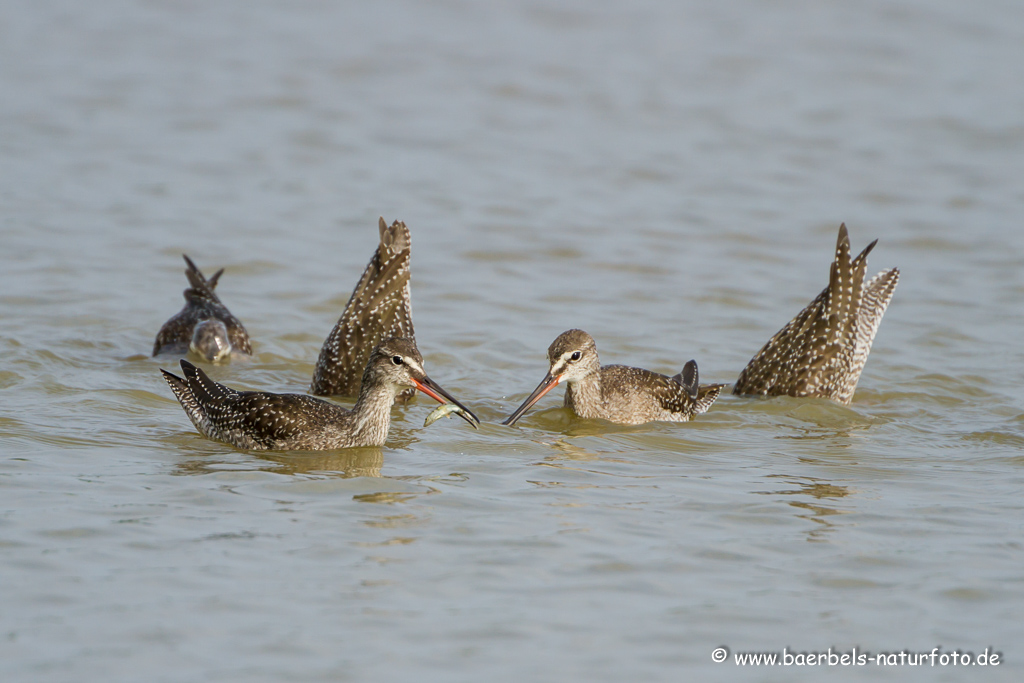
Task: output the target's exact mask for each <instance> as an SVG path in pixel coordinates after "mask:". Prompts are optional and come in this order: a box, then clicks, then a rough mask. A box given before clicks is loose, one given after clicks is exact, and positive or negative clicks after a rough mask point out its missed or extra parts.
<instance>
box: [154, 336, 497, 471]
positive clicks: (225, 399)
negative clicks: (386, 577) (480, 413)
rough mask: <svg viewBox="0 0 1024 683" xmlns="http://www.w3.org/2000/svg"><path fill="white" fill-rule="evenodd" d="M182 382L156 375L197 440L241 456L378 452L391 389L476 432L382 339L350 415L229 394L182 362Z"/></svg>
mask: <svg viewBox="0 0 1024 683" xmlns="http://www.w3.org/2000/svg"><path fill="white" fill-rule="evenodd" d="M181 369H182V371H183V372H184V374H185V376H184V378H182V377H178V376H177V375H173V374H171V373H169V372H167V371H166V370H161V372H163V374H164V379H166V380H167V383H168V384H169V385H170V386H171V389H172V390H173V391H174V395H175V396H177V398H178V401H179V402H180V403H181V407H182V408H184V409H185V414H186V415H188V417H189V419H190V420H192V424H194V425H195V427H196V429H197V430H199V433H201V434H203V435H204V436H207V437H209V438H211V439H216V440H217V441H224V442H225V443H229V444H231V445H232V446H235V447H237V448H244V449H249V450H257V451H258V450H329V449H334V448H351V447H357V446H382V445H384V441H385V439H386V438H387V435H388V429H389V428H390V426H391V406H392V404H393V403H394V402H395V396H396V395H397V393H398V391H399V389H404V388H405V387H411V388H413V389H414V390H415V389H419V390H420V391H422V392H423V393H425V394H426V395H427V396H430V397H431V398H433V399H434V400H436V401H439V402H441V403H447V402H449V401H450V402H451V403H453V404H455V405H456V406H458V407H459V408H461V409H462V410H461V411H459V412H458V415H459V416H460V417H462V418H463V419H464V420H466V422H468V423H469V424H471V425H472V426H473V427H476V426H477V425H478V424H479V422H480V421H479V420H478V419H477V417H476V415H474V414H473V413H472V412H471V411H470V410H469V409H468V408H466V407H465V406H463V405H462V404H461V403H459V402H458V401H457V400H455V398H453V397H452V396H451V394H449V393H448V392H447V391H445V390H444V389H442V388H441V387H440V386H438V385H437V384H436V383H435V382H434V381H433V380H431V379H430V378H429V377H427V374H426V373H425V372H424V371H423V358H422V356H420V352H419V350H418V349H417V348H416V342H414V341H413V340H412V339H386V340H384V341H383V342H381V343H380V344H378V345H377V346H376V347H375V348H374V349H373V350H372V352H371V353H370V354H369V360H368V361H367V364H366V369H365V372H364V373H363V381H362V387H361V388H360V390H359V400H357V401H356V404H355V406H354V407H353V408H352V410H346V409H345V408H342V407H341V406H338V405H335V404H333V403H328V402H327V401H324V400H321V399H318V398H313V397H312V396H307V395H305V394H272V393H269V392H264V391H236V390H234V389H231V388H229V387H226V386H224V385H223V384H218V383H217V382H214V381H213V380H211V379H210V378H209V377H207V376H206V373H204V372H203V371H202V370H200V369H199V368H197V367H196V366H194V365H192V364H191V363H189V362H188V361H185V360H182V361H181Z"/></svg>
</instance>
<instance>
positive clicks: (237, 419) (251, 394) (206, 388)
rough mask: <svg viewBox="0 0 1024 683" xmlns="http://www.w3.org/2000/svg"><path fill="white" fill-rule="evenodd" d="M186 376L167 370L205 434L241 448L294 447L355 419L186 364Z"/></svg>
mask: <svg viewBox="0 0 1024 683" xmlns="http://www.w3.org/2000/svg"><path fill="white" fill-rule="evenodd" d="M181 368H182V371H183V372H184V375H185V376H184V378H181V377H177V376H175V375H173V374H171V373H169V372H167V371H166V370H164V371H163V373H164V377H165V378H166V379H167V382H168V384H170V385H171V389H172V390H173V391H174V394H175V396H177V397H178V400H179V402H180V403H181V405H182V407H183V408H184V409H185V413H186V414H187V415H188V416H189V419H191V420H192V423H193V424H194V425H195V426H196V429H198V430H199V432H200V433H202V434H204V435H206V436H208V437H210V438H213V439H218V440H220V441H226V442H228V443H233V444H235V445H239V446H241V447H247V448H254V449H261V448H275V447H280V446H281V445H282V444H289V443H291V444H294V443H295V442H296V441H300V440H302V439H309V438H310V437H311V436H314V435H316V434H317V433H319V432H322V431H323V430H324V429H325V428H326V427H327V426H328V425H331V424H338V423H339V422H344V421H345V419H346V416H348V415H350V414H351V413H349V411H346V410H345V409H344V408H341V407H340V406H335V405H332V404H329V403H326V402H324V401H321V400H319V399H316V398H313V397H312V396H306V395H303V394H272V393H267V392H261V391H236V390H234V389H231V388H230V387H226V386H224V385H223V384H219V383H217V382H214V381H213V380H211V379H210V378H209V377H208V376H207V375H206V373H205V372H203V371H202V370H200V369H199V368H197V367H195V366H194V365H192V364H191V363H189V362H187V361H184V360H183V361H181Z"/></svg>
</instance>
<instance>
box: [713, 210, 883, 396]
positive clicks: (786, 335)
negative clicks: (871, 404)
mask: <svg viewBox="0 0 1024 683" xmlns="http://www.w3.org/2000/svg"><path fill="white" fill-rule="evenodd" d="M877 242H878V240H875V241H874V242H872V243H871V244H869V245H868V246H867V247H865V249H864V251H862V252H861V253H860V254H859V255H858V256H857V257H856V258H854V259H852V260H851V258H850V236H849V234H848V233H847V231H846V225H845V224H843V225H841V226H839V239H838V241H837V243H836V255H835V260H834V261H833V262H832V270H831V273H830V275H829V281H828V286H827V287H826V288H825V289H824V290H823V291H822V292H821V294H819V295H818V296H817V298H816V299H814V301H812V302H811V303H810V304H808V306H807V308H805V309H804V310H802V311H800V313H799V314H797V316H796V317H795V318H793V320H791V321H790V322H789V324H788V325H786V326H785V327H783V328H782V329H781V330H779V331H778V332H777V333H776V334H775V336H774V337H772V338H771V339H769V340H768V343H767V344H765V345H764V347H763V348H762V349H761V350H760V351H758V352H757V355H755V356H754V357H753V359H751V361H750V363H748V364H747V367H746V368H744V369H743V372H742V373H740V377H739V379H738V380H737V381H736V386H735V387H734V388H733V393H736V394H756V395H762V396H806V397H818V398H829V399H832V400H833V401H835V402H837V403H841V404H843V405H847V404H849V403H850V400H851V399H852V398H853V392H854V389H856V388H857V381H858V380H859V379H860V373H861V371H862V370H863V369H864V363H865V361H867V359H868V352H869V351H870V350H871V342H872V341H873V340H874V338H875V332H877V331H878V325H879V323H881V322H882V315H883V314H884V313H885V309H886V307H887V306H888V305H889V301H890V300H891V299H892V295H893V291H894V290H895V289H896V284H897V283H898V282H899V279H900V271H899V269H898V268H893V269H892V270H886V271H883V272H881V273H879V274H878V275H876V276H874V277H873V278H871V279H870V280H868V281H867V282H865V281H864V274H865V271H866V270H867V266H868V260H867V257H868V254H869V253H870V252H871V250H872V249H873V248H874V246H875V244H876V243H877Z"/></svg>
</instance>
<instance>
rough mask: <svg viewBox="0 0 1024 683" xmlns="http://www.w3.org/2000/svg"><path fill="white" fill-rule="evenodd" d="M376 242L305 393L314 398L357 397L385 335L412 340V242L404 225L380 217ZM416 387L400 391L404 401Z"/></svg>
mask: <svg viewBox="0 0 1024 683" xmlns="http://www.w3.org/2000/svg"><path fill="white" fill-rule="evenodd" d="M378 227H379V229H380V244H379V245H378V246H377V249H376V251H375V252H374V254H373V257H372V258H371V259H370V262H369V263H368V264H367V266H366V269H365V270H364V271H363V275H362V277H360V278H359V282H358V283H357V284H356V287H355V289H354V290H353V291H352V296H351V297H350V298H349V301H348V304H347V305H346V306H345V310H344V312H342V314H341V318H339V319H338V322H337V324H335V326H334V329H332V330H331V333H330V334H329V335H328V336H327V339H326V341H324V345H323V348H321V350H320V357H319V358H318V359H317V362H316V369H315V370H314V372H313V381H312V383H311V385H310V388H309V391H310V393H311V394H315V395H317V396H358V395H359V386H360V384H361V383H362V379H363V369H364V368H365V367H366V361H367V360H368V359H369V357H370V352H371V351H372V350H373V348H374V347H375V346H376V345H377V344H379V343H380V342H381V341H382V340H384V339H387V338H389V337H404V338H407V339H415V333H414V330H413V326H412V307H411V303H410V296H409V258H410V253H411V240H410V237H409V229H408V228H407V227H405V223H402V222H400V221H395V222H394V223H392V224H391V226H390V227H388V225H387V224H386V223H385V222H384V219H383V218H381V219H380V221H379V225H378ZM415 393H416V392H415V390H412V389H409V390H403V391H402V392H400V393H399V398H400V400H408V399H409V398H410V397H411V396H412V395H413V394H415Z"/></svg>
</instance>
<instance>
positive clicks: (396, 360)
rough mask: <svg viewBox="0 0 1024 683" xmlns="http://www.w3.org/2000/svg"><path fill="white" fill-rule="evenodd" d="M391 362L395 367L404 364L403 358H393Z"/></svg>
mask: <svg viewBox="0 0 1024 683" xmlns="http://www.w3.org/2000/svg"><path fill="white" fill-rule="evenodd" d="M391 362H392V363H394V364H395V365H401V364H402V357H401V356H391Z"/></svg>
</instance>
